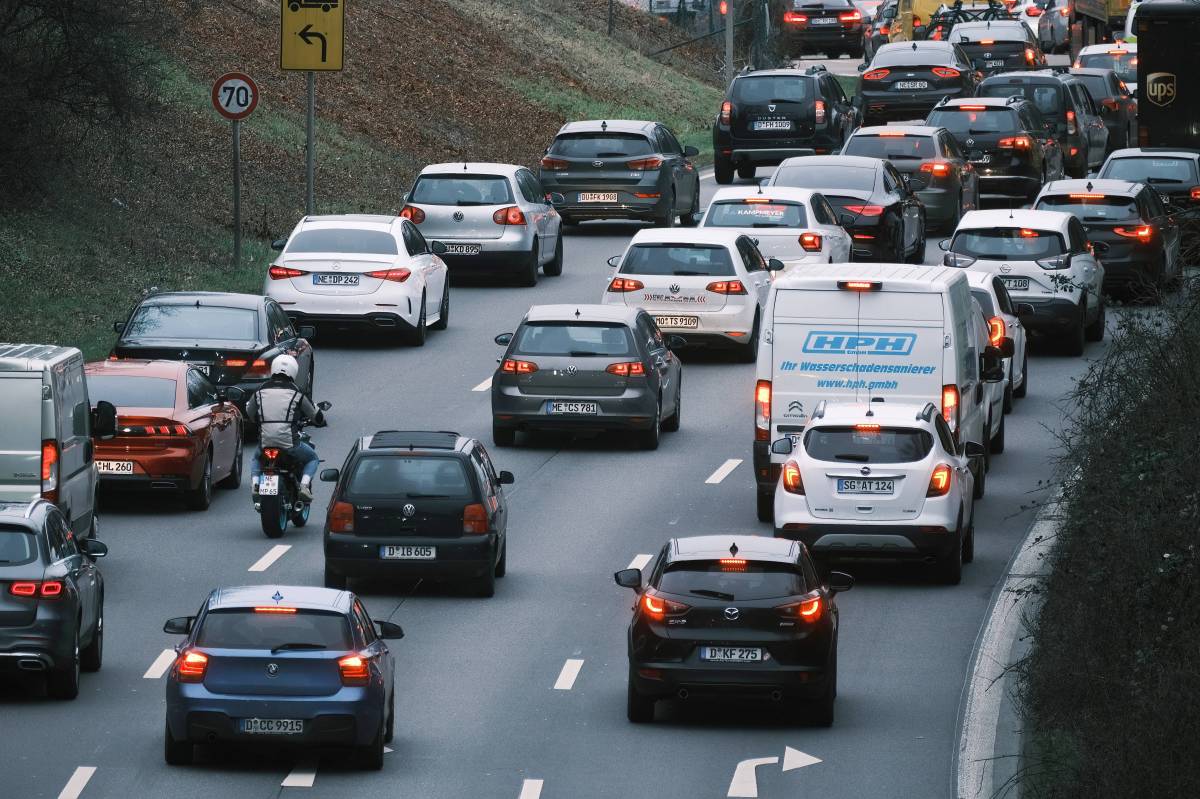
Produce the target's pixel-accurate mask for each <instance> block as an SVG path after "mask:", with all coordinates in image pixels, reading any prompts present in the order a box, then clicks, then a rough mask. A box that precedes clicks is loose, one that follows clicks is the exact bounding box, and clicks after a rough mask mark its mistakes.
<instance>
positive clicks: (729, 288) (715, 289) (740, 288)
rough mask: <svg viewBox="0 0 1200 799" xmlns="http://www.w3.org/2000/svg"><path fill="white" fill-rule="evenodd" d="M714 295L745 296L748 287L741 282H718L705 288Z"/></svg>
mask: <svg viewBox="0 0 1200 799" xmlns="http://www.w3.org/2000/svg"><path fill="white" fill-rule="evenodd" d="M704 290H705V291H711V292H712V293H713V294H745V293H746V287H745V286H744V285H743V284H742V281H740V280H716V281H713V282H712V283H709V284H708V285H707V286H705V287H704Z"/></svg>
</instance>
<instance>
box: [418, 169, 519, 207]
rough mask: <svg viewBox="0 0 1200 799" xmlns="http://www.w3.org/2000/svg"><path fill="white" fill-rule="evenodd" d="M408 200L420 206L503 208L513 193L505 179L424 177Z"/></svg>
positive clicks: (494, 177)
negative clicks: (484, 206)
mask: <svg viewBox="0 0 1200 799" xmlns="http://www.w3.org/2000/svg"><path fill="white" fill-rule="evenodd" d="M409 200H410V201H412V202H414V203H419V204H421V205H504V204H505V203H511V202H512V201H513V199H512V191H511V190H510V189H509V186H508V179H507V178H505V177H504V176H502V175H470V176H464V175H422V176H421V177H419V178H417V184H416V185H415V186H413V189H412V194H411V195H409Z"/></svg>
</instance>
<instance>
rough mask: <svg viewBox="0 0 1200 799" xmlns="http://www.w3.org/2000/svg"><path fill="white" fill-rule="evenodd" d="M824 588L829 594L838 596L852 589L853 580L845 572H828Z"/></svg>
mask: <svg viewBox="0 0 1200 799" xmlns="http://www.w3.org/2000/svg"><path fill="white" fill-rule="evenodd" d="M825 587H826V588H828V589H829V593H831V594H840V593H842V592H844V591H849V590H850V589H851V588H853V587H854V578H853V577H851V576H850V575H848V574H846V573H845V572H830V573H829V581H828V582H827V583H826V585H825Z"/></svg>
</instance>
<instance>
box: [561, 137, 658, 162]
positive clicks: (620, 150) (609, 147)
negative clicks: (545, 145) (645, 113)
mask: <svg viewBox="0 0 1200 799" xmlns="http://www.w3.org/2000/svg"><path fill="white" fill-rule="evenodd" d="M550 152H551V154H553V155H561V156H563V157H564V158H625V157H627V156H631V155H650V154H651V153H653V152H654V147H653V146H651V144H650V140H649V139H647V138H646V137H645V136H642V135H641V134H638V133H567V134H564V135H562V136H559V137H558V138H556V139H555V140H554V144H552V145H550Z"/></svg>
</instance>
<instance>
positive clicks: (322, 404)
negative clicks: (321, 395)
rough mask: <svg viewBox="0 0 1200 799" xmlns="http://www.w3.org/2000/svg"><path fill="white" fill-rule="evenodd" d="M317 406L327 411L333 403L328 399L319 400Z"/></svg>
mask: <svg viewBox="0 0 1200 799" xmlns="http://www.w3.org/2000/svg"><path fill="white" fill-rule="evenodd" d="M317 407H318V408H320V409H321V410H323V411H327V410H329V409H330V408H332V407H333V403H332V402H330V401H329V400H321V401H320V402H318V403H317Z"/></svg>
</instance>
